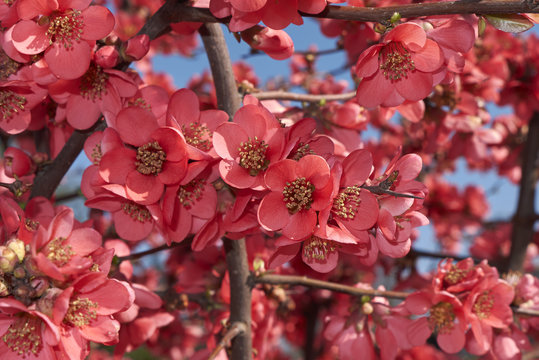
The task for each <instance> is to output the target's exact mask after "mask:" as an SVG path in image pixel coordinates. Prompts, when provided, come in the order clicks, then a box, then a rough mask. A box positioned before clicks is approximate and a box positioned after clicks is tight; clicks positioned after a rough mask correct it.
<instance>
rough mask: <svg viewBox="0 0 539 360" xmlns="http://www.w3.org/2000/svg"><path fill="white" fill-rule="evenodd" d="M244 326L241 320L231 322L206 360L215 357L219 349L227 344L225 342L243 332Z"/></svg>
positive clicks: (211, 359)
mask: <svg viewBox="0 0 539 360" xmlns="http://www.w3.org/2000/svg"><path fill="white" fill-rule="evenodd" d="M246 328H247V326H246V325H245V324H244V323H242V322H235V323H232V325H231V326H230V328H229V329H228V330H227V332H226V333H225V335H224V336H223V338H222V339H221V341H219V343H218V344H217V346H216V347H215V349H213V351H212V352H211V354H210V356H209V357H208V360H213V359H215V358H216V357H217V355H219V353H220V352H221V350H223V349H224V348H225V347H226V346H227V344H228V343H229V342H230V341H232V339H234V338H235V337H236V336H238V335H240V334H243V333H244V332H245V329H246Z"/></svg>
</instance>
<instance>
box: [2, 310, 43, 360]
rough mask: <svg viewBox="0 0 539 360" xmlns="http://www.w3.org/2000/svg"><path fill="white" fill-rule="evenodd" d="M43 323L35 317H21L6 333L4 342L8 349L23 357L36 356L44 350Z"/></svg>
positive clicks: (3, 337)
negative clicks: (42, 338) (42, 339)
mask: <svg viewBox="0 0 539 360" xmlns="http://www.w3.org/2000/svg"><path fill="white" fill-rule="evenodd" d="M40 332H41V321H40V319H38V318H37V317H33V316H27V315H26V316H24V315H23V316H19V317H18V318H17V319H16V320H15V321H14V322H13V323H12V324H11V326H10V327H9V329H8V330H7V331H6V333H5V334H4V336H2V340H3V341H4V342H5V343H6V345H7V347H8V348H9V349H10V350H11V351H13V352H14V353H16V354H17V355H19V356H20V357H22V358H23V359H24V358H26V357H27V356H32V355H34V356H36V355H37V354H39V352H40V351H41V349H42V348H43V344H42V341H41V334H40Z"/></svg>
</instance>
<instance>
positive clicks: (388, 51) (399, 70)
mask: <svg viewBox="0 0 539 360" xmlns="http://www.w3.org/2000/svg"><path fill="white" fill-rule="evenodd" d="M380 56H381V64H380V70H382V71H383V74H384V76H385V78H386V79H389V80H400V79H401V78H407V77H408V71H413V70H415V65H414V61H413V60H412V59H411V56H410V53H409V52H408V50H406V48H405V47H404V46H403V45H402V44H401V43H400V42H391V43H389V44H388V45H387V46H384V48H383V49H382V51H380Z"/></svg>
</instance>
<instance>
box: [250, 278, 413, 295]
mask: <svg viewBox="0 0 539 360" xmlns="http://www.w3.org/2000/svg"><path fill="white" fill-rule="evenodd" d="M251 282H252V283H255V284H272V285H291V286H297V285H301V286H306V287H312V288H317V289H326V290H331V291H337V292H341V293H344V294H349V295H353V296H364V295H367V296H383V297H386V298H390V299H401V300H402V299H405V298H406V296H408V295H409V294H410V293H407V292H403V291H381V290H374V289H360V288H356V287H354V286H349V285H342V284H337V283H333V282H329V281H322V280H316V279H310V278H308V277H306V276H295V275H275V274H262V275H260V276H252V277H251Z"/></svg>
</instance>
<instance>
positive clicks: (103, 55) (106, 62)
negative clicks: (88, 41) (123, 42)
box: [95, 45, 119, 69]
mask: <svg viewBox="0 0 539 360" xmlns="http://www.w3.org/2000/svg"><path fill="white" fill-rule="evenodd" d="M118 57H119V54H118V50H116V48H115V47H114V46H110V45H107V46H103V47H102V48H100V49H99V50H97V51H96V53H95V63H96V64H97V65H99V66H101V67H102V68H104V69H110V68H112V67H114V66H115V65H116V64H117V63H118Z"/></svg>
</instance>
